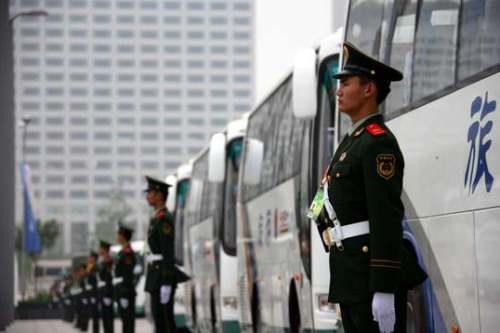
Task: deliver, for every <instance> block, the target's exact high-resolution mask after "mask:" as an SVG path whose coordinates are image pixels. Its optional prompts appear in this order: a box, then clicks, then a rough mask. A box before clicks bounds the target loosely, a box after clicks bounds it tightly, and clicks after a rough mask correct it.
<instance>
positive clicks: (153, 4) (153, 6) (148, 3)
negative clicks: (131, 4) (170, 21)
mask: <svg viewBox="0 0 500 333" xmlns="http://www.w3.org/2000/svg"><path fill="white" fill-rule="evenodd" d="M141 8H142V9H148V10H152V9H158V4H157V3H156V1H143V2H141Z"/></svg>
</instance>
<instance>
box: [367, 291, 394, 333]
mask: <svg viewBox="0 0 500 333" xmlns="http://www.w3.org/2000/svg"><path fill="white" fill-rule="evenodd" d="M372 314H373V320H375V321H376V322H378V327H379V329H380V332H382V333H390V332H392V331H394V325H395V324H396V309H395V307H394V294H389V293H375V295H373V301H372Z"/></svg>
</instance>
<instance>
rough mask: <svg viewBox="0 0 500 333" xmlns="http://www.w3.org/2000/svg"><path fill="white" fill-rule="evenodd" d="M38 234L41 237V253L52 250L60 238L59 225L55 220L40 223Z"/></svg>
mask: <svg viewBox="0 0 500 333" xmlns="http://www.w3.org/2000/svg"><path fill="white" fill-rule="evenodd" d="M38 234H39V235H40V244H41V248H42V250H41V252H42V253H43V252H44V251H46V250H49V249H50V248H52V247H53V246H54V244H55V242H56V239H57V237H58V236H59V224H58V223H57V221H56V220H55V219H51V220H47V221H45V222H43V223H38Z"/></svg>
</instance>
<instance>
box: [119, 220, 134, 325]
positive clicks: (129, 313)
mask: <svg viewBox="0 0 500 333" xmlns="http://www.w3.org/2000/svg"><path fill="white" fill-rule="evenodd" d="M132 233H133V230H132V229H131V228H129V227H127V226H125V225H120V227H119V229H118V233H117V236H116V240H117V242H118V244H120V245H121V246H122V249H121V250H120V253H119V254H118V260H117V261H116V266H115V277H116V278H119V279H121V282H119V283H118V284H117V285H116V286H115V292H116V297H117V299H118V309H119V313H120V318H121V320H122V326H123V333H133V332H134V330H135V296H136V293H135V280H134V267H135V261H136V260H135V254H134V251H133V250H132V247H131V246H130V240H131V239H132Z"/></svg>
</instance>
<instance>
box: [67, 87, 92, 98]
mask: <svg viewBox="0 0 500 333" xmlns="http://www.w3.org/2000/svg"><path fill="white" fill-rule="evenodd" d="M69 94H70V95H71V96H75V97H83V96H87V94H88V91H87V89H85V88H71V89H70V90H69Z"/></svg>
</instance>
